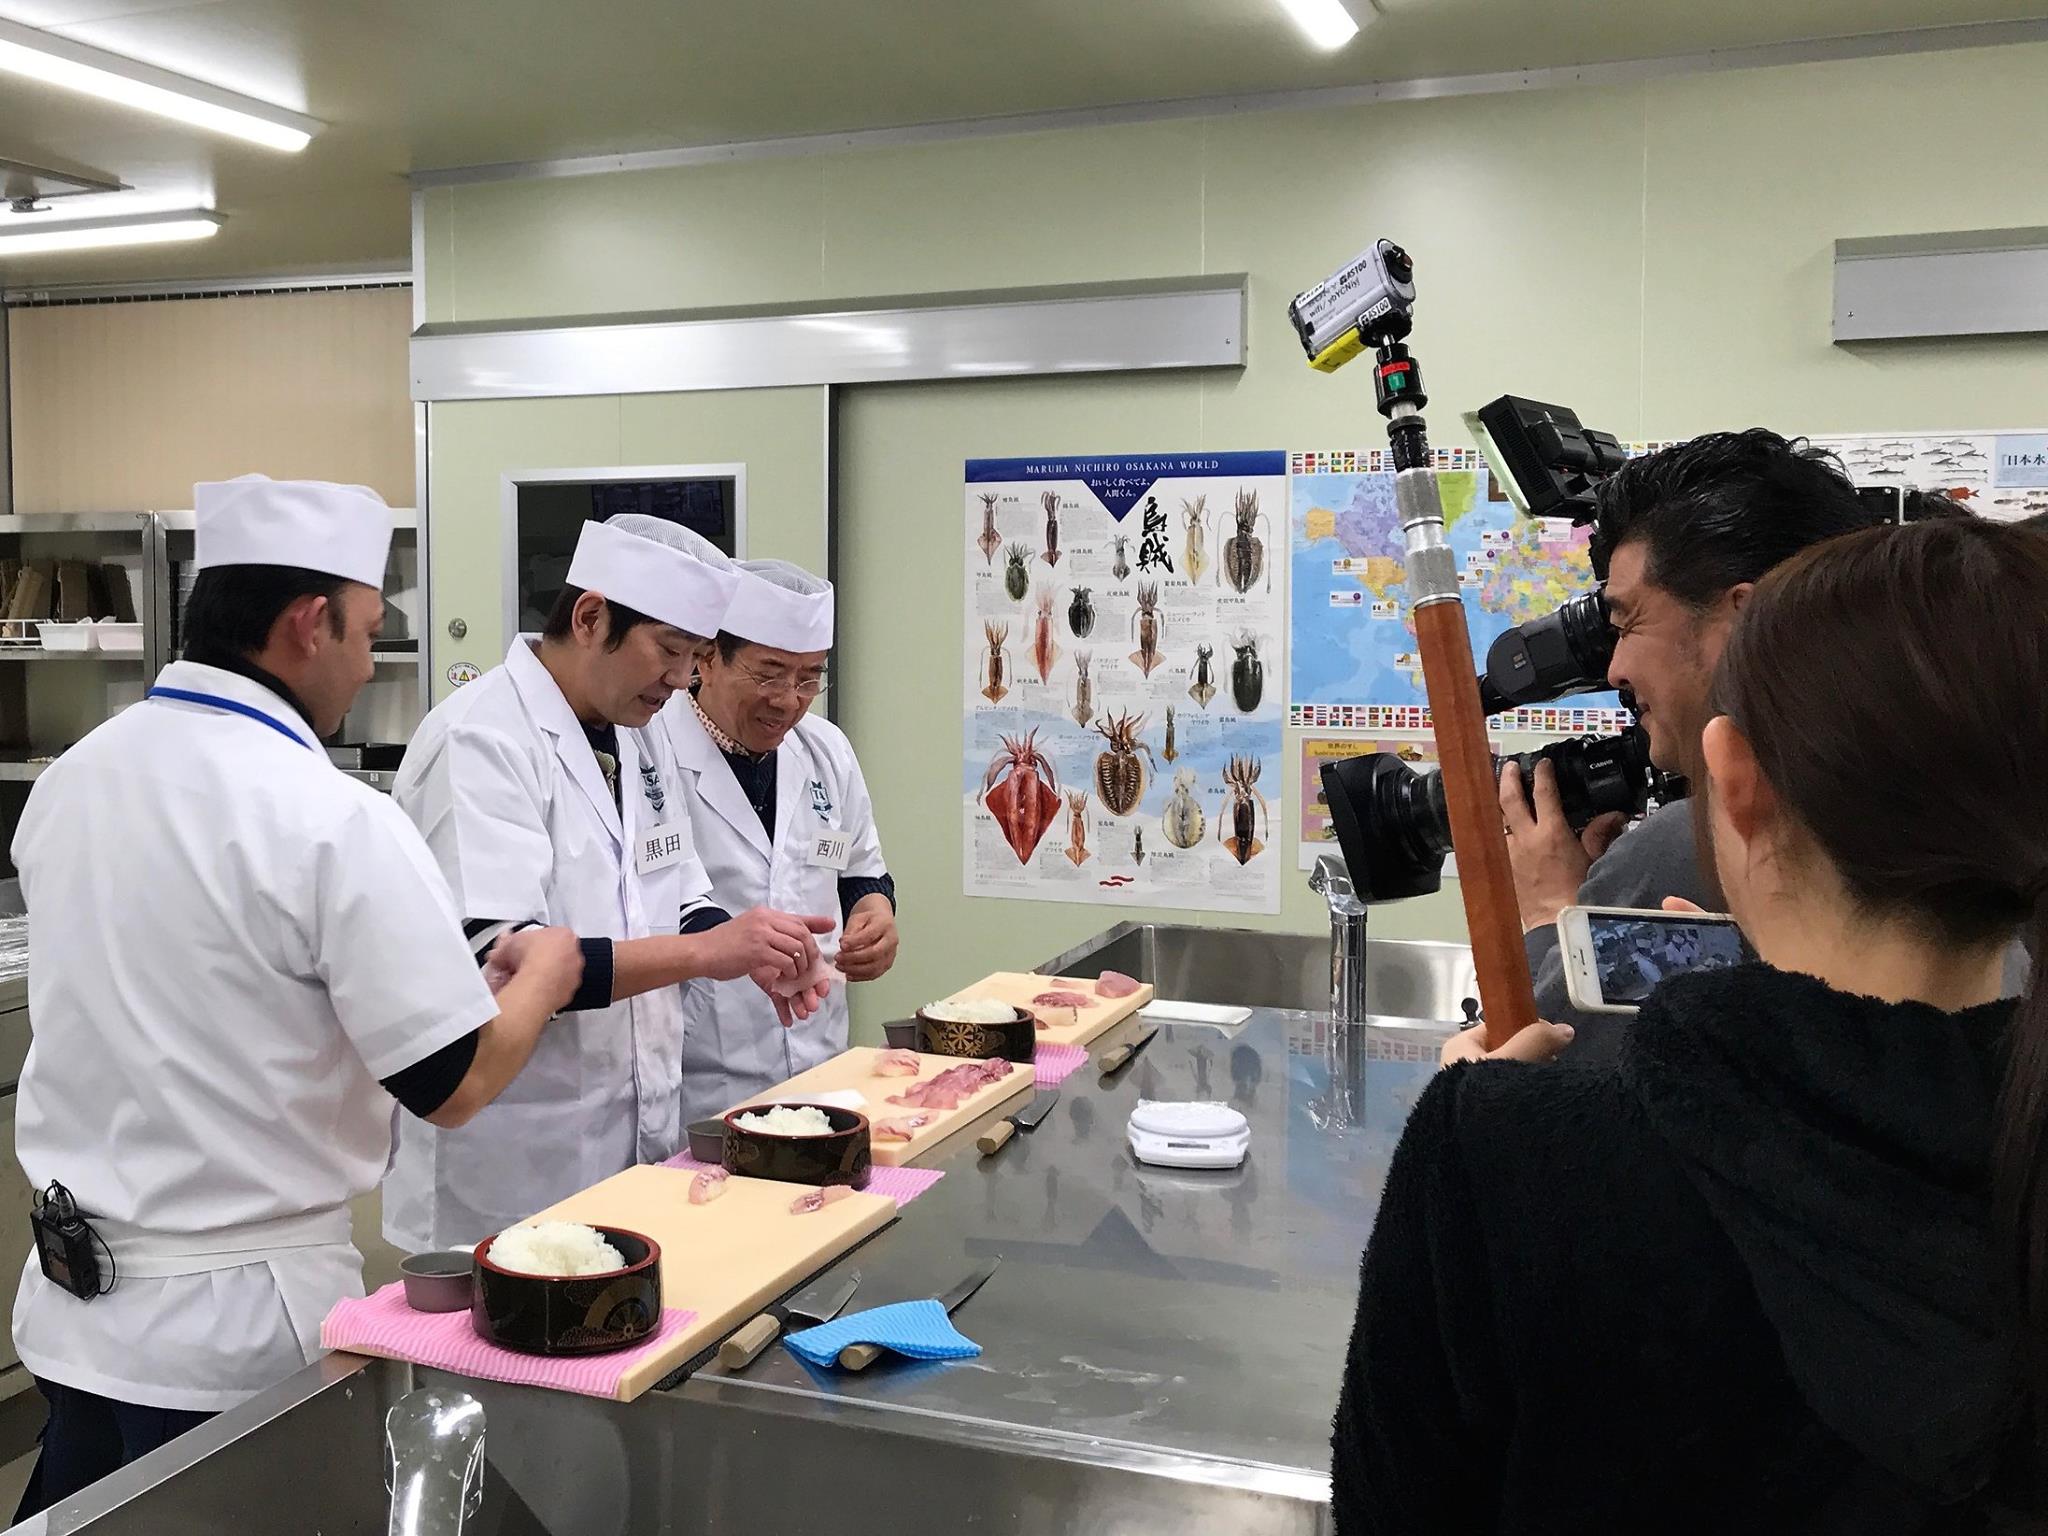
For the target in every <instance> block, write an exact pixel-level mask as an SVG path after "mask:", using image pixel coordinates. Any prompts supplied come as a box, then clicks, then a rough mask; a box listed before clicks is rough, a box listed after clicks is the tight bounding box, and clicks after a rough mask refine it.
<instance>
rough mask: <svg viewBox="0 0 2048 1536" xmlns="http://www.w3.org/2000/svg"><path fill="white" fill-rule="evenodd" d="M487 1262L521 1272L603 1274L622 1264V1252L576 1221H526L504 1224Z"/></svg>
mask: <svg viewBox="0 0 2048 1536" xmlns="http://www.w3.org/2000/svg"><path fill="white" fill-rule="evenodd" d="M488 1257H489V1258H490V1261H491V1262H492V1263H493V1264H495V1265H497V1266H498V1268H500V1269H509V1270H511V1271H512V1272H513V1273H515V1274H521V1275H603V1274H609V1273H611V1271H613V1270H615V1269H624V1268H625V1267H626V1258H625V1255H624V1254H622V1253H620V1252H619V1250H618V1249H616V1248H614V1247H613V1246H612V1245H611V1242H610V1241H609V1240H608V1239H607V1238H606V1237H605V1235H604V1234H603V1233H602V1232H600V1231H598V1230H597V1228H595V1227H586V1226H584V1225H583V1224H582V1223H581V1222H577V1221H530V1222H527V1223H526V1224H524V1225H523V1226H517V1227H507V1228H506V1229H505V1230H504V1231H503V1232H500V1233H499V1234H498V1236H497V1238H496V1239H495V1240H494V1241H493V1242H492V1244H491V1251H490V1254H489V1255H488Z"/></svg>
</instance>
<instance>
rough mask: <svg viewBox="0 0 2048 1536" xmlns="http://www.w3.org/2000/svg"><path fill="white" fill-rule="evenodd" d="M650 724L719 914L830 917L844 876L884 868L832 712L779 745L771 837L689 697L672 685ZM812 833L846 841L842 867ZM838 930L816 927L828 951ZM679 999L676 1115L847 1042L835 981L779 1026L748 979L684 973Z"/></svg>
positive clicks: (738, 1093) (757, 1086)
mask: <svg viewBox="0 0 2048 1536" xmlns="http://www.w3.org/2000/svg"><path fill="white" fill-rule="evenodd" d="M658 723H659V724H661V725H663V726H665V727H666V729H667V733H668V738H669V741H670V743H671V744H672V745H673V747H674V749H675V757H676V767H677V769H678V770H679V771H680V772H681V774H682V783H683V790H684V796H683V798H684V799H685V801H686V802H687V803H688V805H689V808H690V820H691V823H692V825H693V826H694V827H695V828H696V832H697V853H698V856H699V857H700V858H701V859H703V861H704V868H705V870H706V872H707V873H708V874H709V875H710V877H711V894H712V898H713V899H714V900H715V901H716V902H717V903H718V904H719V905H720V906H721V907H724V908H725V909H726V910H727V911H728V912H731V913H734V914H735V915H737V914H738V913H740V912H743V911H746V910H747V909H749V908H752V907H764V906H765V907H773V908H775V909H776V910H777V911H781V912H792V913H796V914H798V915H816V916H823V917H830V918H832V919H834V920H835V923H836V922H837V921H838V920H839V916H840V913H839V877H840V876H841V875H842V874H846V875H853V876H867V877H869V878H874V879H879V878H880V877H881V876H882V875H884V874H886V873H888V867H887V865H886V864H884V863H883V860H882V843H881V838H880V837H879V836H878V835H877V833H876V831H875V808H874V803H873V802H872V801H870V800H869V798H868V786H867V780H866V779H865V778H863V777H862V776H861V771H860V763H859V761H858V760H857V759H856V758H855V757H854V755H853V744H852V743H851V742H849V741H848V740H847V739H846V733H845V732H844V731H842V730H840V729H839V727H838V726H836V725H834V724H832V722H831V721H829V720H824V719H821V718H819V717H818V716H817V715H811V714H807V715H805V716H804V717H803V718H802V719H801V720H799V721H798V722H797V723H796V726H795V728H794V729H793V730H791V731H790V733H789V735H787V736H786V737H784V738H783V741H782V745H781V746H780V747H778V748H776V759H775V839H774V846H773V847H770V846H769V838H768V834H767V833H766V832H765V831H764V830H763V829H762V827H761V818H760V816H759V815H758V814H756V812H755V810H754V807H753V806H752V805H751V804H749V803H748V801H747V797H746V796H745V795H744V794H742V793H741V792H740V786H739V781H738V780H737V779H735V778H734V777H733V774H732V767H731V765H730V764H729V763H727V762H726V760H725V755H724V754H723V753H722V752H720V751H719V749H718V746H717V743H715V742H713V741H712V739H711V737H710V734H709V733H708V732H706V731H705V729H704V723H703V721H701V720H699V719H698V718H697V712H696V710H695V709H693V708H691V706H690V700H689V698H688V697H687V696H685V695H683V694H677V695H676V696H675V697H674V698H673V699H671V700H669V702H668V704H667V706H666V707H665V708H664V709H663V710H662V712H661V715H660V718H659V722H658ZM821 833H823V834H827V835H831V836H839V837H843V838H844V839H845V840H846V867H845V868H844V869H843V870H841V869H836V868H833V867H831V865H830V864H828V863H825V862H822V861H821V860H819V858H818V857H817V856H816V855H817V843H818V838H819V835H820V834H821ZM839 936H840V929H839V928H838V927H837V926H835V927H834V928H833V930H832V931H831V932H830V933H828V934H820V935H819V936H818V948H819V949H820V950H821V951H822V952H823V953H824V955H825V956H826V958H827V959H831V958H833V957H835V956H836V955H837V954H838V953H839ZM683 1008H684V1014H685V1020H686V1022H685V1026H684V1030H683V1120H684V1123H685V1124H688V1123H689V1122H690V1121H692V1120H702V1119H707V1118H709V1117H710V1116H713V1115H717V1114H720V1113H723V1112H724V1111H725V1110H728V1109H730V1108H732V1107H733V1105H735V1104H737V1103H739V1102H740V1101H741V1100H743V1099H745V1098H746V1097H748V1096H749V1095H751V1094H754V1093H758V1092H759V1091H761V1090H762V1089H764V1088H772V1087H774V1086H775V1084H777V1083H779V1082H782V1081H784V1080H785V1079H786V1078H789V1077H792V1076H794V1075H795V1074H796V1073H798V1072H804V1071H808V1070H809V1069H810V1068H812V1067H815V1066H817V1065H818V1064H820V1063H821V1062H825V1061H829V1060H831V1059H832V1058H833V1057H834V1056H836V1055H838V1054H839V1053H840V1052H841V1051H843V1050H845V1049H846V1025H847V1017H846V988H845V987H843V986H835V987H834V988H833V989H832V992H831V995H830V996H829V997H827V998H826V999H825V1004H824V1006H823V1007H822V1008H820V1009H819V1010H818V1011H817V1012H816V1013H814V1014H812V1015H811V1016H810V1017H809V1018H808V1019H802V1020H799V1021H798V1022H797V1023H796V1024H795V1025H793V1026H792V1027H791V1028H788V1029H784V1028H783V1027H782V1024H781V1022H780V1021H779V1020H778V1019H777V1018H776V1017H775V1006H774V1004H772V1003H771V1002H770V1001H769V1000H768V998H767V997H766V996H765V995H764V994H763V993H762V991H761V989H760V988H759V987H757V986H755V985H754V983H753V982H752V981H749V980H747V979H746V978H745V977H742V978H740V979H739V980H737V981H709V980H703V979H699V980H696V981H692V982H689V983H687V984H685V986H684V987H683Z"/></svg>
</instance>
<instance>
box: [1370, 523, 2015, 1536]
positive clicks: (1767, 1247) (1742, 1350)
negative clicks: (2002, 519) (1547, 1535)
mask: <svg viewBox="0 0 2048 1536" xmlns="http://www.w3.org/2000/svg"><path fill="white" fill-rule="evenodd" d="M1959 638H1960V639H1962V640H1964V641H1966V643H1959ZM2044 697H2048V541H2044V540H2043V539H2041V537H2040V536H2039V535H2038V534H2037V533H2035V532H2033V531H2031V530H2027V529H2023V528H2018V527H2013V526H2009V525H2001V524H1995V523H1990V522H1986V521H1982V520H1976V519H1971V520H1955V521H1935V522H1927V523H1923V524H1919V525H1913V526H1907V527H1903V528H1900V527H1885V528H1881V529H1872V530H1869V531H1867V532H1864V533H1861V534H1856V535H1852V536H1850V537H1848V538H1844V539H1838V540H1835V541H1832V542H1830V543H1828V544H1825V545H1822V546H1820V547H1817V548H1814V549H1811V550H1808V551H1806V552H1804V553H1803V554H1800V555H1797V556H1795V557H1794V558H1792V559H1791V560H1789V561H1787V562H1785V563H1784V564H1782V565H1781V566H1779V567H1778V568H1777V569H1776V570H1774V571H1772V572H1771V573H1770V574H1769V575H1768V576H1766V577H1765V578H1764V579H1763V580H1762V581H1760V582H1759V583H1757V585H1756V587H1755V589H1754V591H1753V592H1752V593H1751V594H1750V595H1749V596H1748V597H1747V599H1746V600H1745V602H1744V603H1743V605H1742V612H1741V614H1740V617H1739V618H1738V619H1737V620H1736V621H1735V623H1734V624H1733V625H1732V626H1731V628H1730V630H1729V634H1728V638H1727V641H1726V644H1725V647H1724V649H1723V652H1722V654H1721V657H1720V661H1719V665H1718V668H1717V670H1716V673H1715V678H1714V682H1713V685H1712V688H1711V691H1710V693H1709V695H1708V697H1707V707H1706V710H1705V712H1706V714H1707V715H1708V716H1709V718H1708V720H1707V721H1706V723H1705V725H1704V728H1703V731H1702V735H1701V745H1700V758H1701V761H1702V764H1703V768H1704V771H1703V773H1702V774H1701V776H1700V780H1699V782H1698V783H1697V784H1696V786H1695V795H1694V800H1693V806H1692V810H1693V813H1694V814H1695V815H1696V816H1699V817H1701V818H1702V819H1703V826H1704V827H1705V829H1706V831H1707V833H1708V834H1709V836H1708V840H1707V846H1708V848H1709V849H1710V852H1711V855H1712V868H1711V870H1710V871H1708V874H1709V877H1710V880H1709V883H1710V884H1715V885H1717V886H1718V888H1719V889H1720V891H1721V892H1722V894H1723V895H1724V897H1725V900H1726V904H1727V909H1728V911H1729V913H1730V914H1731V915H1732V916H1733V917H1734V918H1735V919H1736V921H1737V922H1739V923H1740V925H1741V927H1742V931H1743V933H1744V934H1745V935H1746V936H1747V937H1748V938H1749V940H1750V942H1751V943H1752V944H1753V946H1754V948H1755V950H1756V952H1757V954H1758V955H1759V956H1760V960H1758V961H1756V962H1751V963H1747V964H1742V965H1737V966H1733V967H1728V968H1723V969H1716V970H1703V971H1696V972H1692V973H1689V974H1686V975H1683V976H1679V977H1676V978H1673V979H1670V980H1667V981H1665V982H1664V983H1663V985H1662V986H1660V987H1659V988H1657V990H1656V991H1655V992H1653V993H1652V994H1651V995H1650V996H1649V998H1648V1000H1647V1001H1646V1002H1645V1003H1644V1004H1643V1007H1642V1012H1641V1015H1640V1018H1639V1021H1638V1026H1637V1027H1636V1028H1633V1029H1630V1030H1628V1031H1626V1032H1625V1036H1624V1039H1623V1041H1622V1043H1621V1050H1620V1053H1619V1058H1618V1060H1617V1061H1616V1062H1615V1063H1614V1064H1612V1065H1611V1066H1599V1067H1593V1066H1586V1065H1582V1064H1575V1063H1574V1061H1573V1059H1572V1057H1571V1056H1570V1055H1567V1056H1565V1057H1564V1059H1562V1060H1561V1061H1559V1062H1557V1063H1555V1064H1553V1065H1550V1066H1547V1067H1545V1068H1544V1069H1543V1070H1542V1071H1541V1072H1532V1071H1531V1070H1529V1068H1528V1067H1527V1066H1526V1065H1523V1064H1521V1063H1517V1062H1513V1061H1505V1062H1504V1061H1480V1062H1473V1063H1462V1064H1459V1065H1456V1066H1454V1067H1452V1068H1450V1069H1449V1070H1447V1071H1444V1072H1441V1073H1439V1074H1438V1075H1437V1077H1436V1078H1435V1080H1434V1081H1433V1082H1432V1083H1431V1084H1430V1085H1429V1087H1428V1088H1427V1089H1426V1090H1425V1091H1424V1093H1423V1094H1422V1096H1421V1098H1420V1099H1419V1100H1418V1101H1417V1103H1416V1106H1415V1109H1414V1111H1413V1113H1412V1114H1411V1116H1410V1118H1409V1121H1408V1124H1407V1126H1406V1128H1405V1129H1404V1130H1403V1132H1402V1136H1401V1141H1400V1144H1399V1145H1398V1147H1397V1148H1396V1150H1395V1152H1394V1156H1393V1159H1392V1162H1391V1165H1390V1168H1389V1172H1388V1177H1387V1182H1386V1187H1385V1192H1384V1194H1383V1196H1382V1200H1381V1204H1380V1209H1379V1214H1378V1219H1377V1222H1376V1224H1375V1226H1374V1229H1373V1236H1372V1241H1371V1245H1370V1246H1369V1247H1368V1249H1367V1251H1366V1254H1365V1259H1364V1264H1363V1268H1362V1271H1361V1278H1360V1288H1359V1300H1358V1312H1357V1321H1356V1325H1355V1330H1354V1333H1353V1336H1352V1341H1351V1347H1350V1353H1349V1356H1348V1361H1347V1365H1346V1371H1345V1378H1344V1386H1343V1391H1342V1397H1341V1400H1340V1403H1339V1406H1338V1410H1337V1416H1336V1429H1335V1438H1334V1451H1335V1457H1334V1465H1333V1473H1332V1507H1333V1513H1334V1517H1335V1526H1336V1530H1337V1532H1338V1533H1339V1536H1374V1533H1378V1532H1414V1531H1457V1532H1460V1533H1468V1536H1477V1533H1485V1532H1508V1531H1514V1532H1536V1531H1561V1530H1572V1531H1657V1532H1659V1533H1660V1536H1686V1533H1692V1532H1698V1533H1702V1536H1704V1533H1709V1532H1712V1533H1717V1536H1718V1533H1722V1532H1729V1531H1794V1530H1796V1531H1801V1532H1843V1533H1847V1532H1858V1533H1862V1532H1875V1531H1883V1532H1925V1531H1933V1530H1941V1531H1951V1530H1953V1531H1962V1530H1979V1529H1985V1530H1991V1529H2038V1528H2039V1527H2038V1526H2037V1525H2034V1524H2027V1523H2025V1522H2027V1521H2029V1520H2034V1519H2038V1518H2039V1516H2040V1515H2041V1513H2042V1510H2043V1501H2042V1493H2043V1490H2044V1487H2048V1484H2044V1482H2043V1481H2042V1478H2041V1473H2042V1470H2043V1468H2044V1467H2048V1441H2044V1439H2043V1429H2044V1427H2048V1178H2044V1177H2043V1174H2042V1169H2043V1166H2044V1154H2048V1145H2044V1142H2048V989H2044V988H2043V987H2041V986H2040V985H2038V984H2037V985H2035V986H2033V987H2032V988H2031V989H2030V990H2029V991H2028V993H2027V994H2026V996H2025V997H2024V998H2023V999H2021V1000H2019V1001H2017V1002H2015V1001H2014V1000H2012V999H2010V998H2004V997H2001V993H2002V991H2003V990H2004V988H2003V980H2004V977H2003V971H2004V964H2005V959H2006V949H2007V946H2008V945H2009V944H2010V943H2011V942H2012V941H2013V940H2014V939H2015V938H2016V937H2020V936H2027V937H2029V938H2030V939H2031V940H2032V943H2033V946H2034V948H2035V949H2036V951H2037V952H2038V950H2039V948H2040V945H2041V944H2042V943H2043V942H2044V941H2048V800H2044V799H2043V797H2042V795H2041V792H2040V783H2039V772H2040V769H2039V765H2040V764H2041V763H2042V762H2043V761H2044V760H2048V711H2044V710H2042V709H2041V708H2040V700H2041V699H2042V698H2044ZM1932 744H1938V750H1939V753H1940V759H1939V771H1938V772H1935V771H1927V770H1926V768H1925V762H1926V758H1927V756H1928V753H1929V752H1930V750H1932V749H1934V748H1933V747H1932ZM1550 1028H1551V1026H1531V1027H1530V1028H1529V1029H1526V1030H1524V1031H1522V1032H1521V1033H1520V1034H1518V1035H1517V1036H1515V1037H1514V1040H1511V1041H1510V1042H1509V1044H1510V1046H1514V1045H1515V1044H1516V1042H1519V1041H1523V1040H1528V1041H1529V1042H1530V1044H1529V1045H1527V1046H1525V1047H1523V1048H1522V1049H1523V1052H1524V1053H1526V1054H1530V1055H1535V1054H1541V1052H1540V1051H1539V1049H1538V1047H1540V1046H1541V1045H1542V1044H1543V1043H1544V1042H1545V1035H1544V1033H1543V1032H1544V1031H1546V1030H1548V1029H1550Z"/></svg>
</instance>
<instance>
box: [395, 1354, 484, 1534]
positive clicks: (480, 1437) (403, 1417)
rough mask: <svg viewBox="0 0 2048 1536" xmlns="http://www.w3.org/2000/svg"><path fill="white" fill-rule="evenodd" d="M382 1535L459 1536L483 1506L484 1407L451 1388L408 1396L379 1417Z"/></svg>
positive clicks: (409, 1394)
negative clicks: (384, 1509)
mask: <svg viewBox="0 0 2048 1536" xmlns="http://www.w3.org/2000/svg"><path fill="white" fill-rule="evenodd" d="M384 1486H385V1488H386V1489H387V1490H389V1492H390V1494H391V1519H390V1523H389V1524H388V1525H387V1526H386V1528H385V1529H386V1532H387V1536H461V1532H462V1531H463V1529H464V1527H465V1526H466V1525H467V1524H468V1522H469V1521H471V1520H473V1519H474V1518H475V1517H476V1513H477V1511H478V1510H479V1509H480V1508H482V1507H483V1502H484V1405H483V1404H482V1403H480V1402H478V1401H477V1400H476V1399H475V1398H473V1397H471V1396H470V1395H469V1394H468V1393H467V1392H460V1391H457V1390H455V1389H454V1388H452V1387H421V1388H420V1389H419V1390H418V1391H416V1392H408V1393H406V1395H405V1396H404V1397H401V1398H400V1399H399V1400H398V1401H397V1403H396V1404H394V1405H393V1406H392V1409H391V1411H390V1412H389V1413H387V1414H386V1415H385V1416H384Z"/></svg>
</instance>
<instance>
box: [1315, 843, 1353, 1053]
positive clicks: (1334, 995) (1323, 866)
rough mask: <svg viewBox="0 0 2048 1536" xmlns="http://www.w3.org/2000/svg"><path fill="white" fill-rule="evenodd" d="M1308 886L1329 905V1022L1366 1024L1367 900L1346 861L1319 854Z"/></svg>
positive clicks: (1333, 1023) (1336, 1023) (1334, 1023)
mask: <svg viewBox="0 0 2048 1536" xmlns="http://www.w3.org/2000/svg"><path fill="white" fill-rule="evenodd" d="M1308 888H1309V889H1310V890H1312V891H1314V892H1315V893H1316V894H1317V895H1319V896H1321V897H1322V898H1323V900H1324V902H1325V903H1327V904H1328V906H1329V908H1330V1022H1331V1024H1332V1025H1339V1026H1341V1025H1345V1024H1363V1023H1364V1022H1365V1018H1366V1011H1365V914H1366V906H1365V903H1364V902H1362V901H1360V900H1359V899H1358V893H1357V892H1356V891H1355V890H1354V889H1353V888H1352V885H1351V874H1350V871H1349V870H1347V869H1346V868H1345V867H1344V861H1343V860H1342V859H1340V858H1337V857H1335V856H1333V855H1331V854H1327V853H1324V854H1318V855H1317V856H1316V867H1315V871H1314V872H1313V873H1312V874H1310V876H1309V877H1308Z"/></svg>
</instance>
